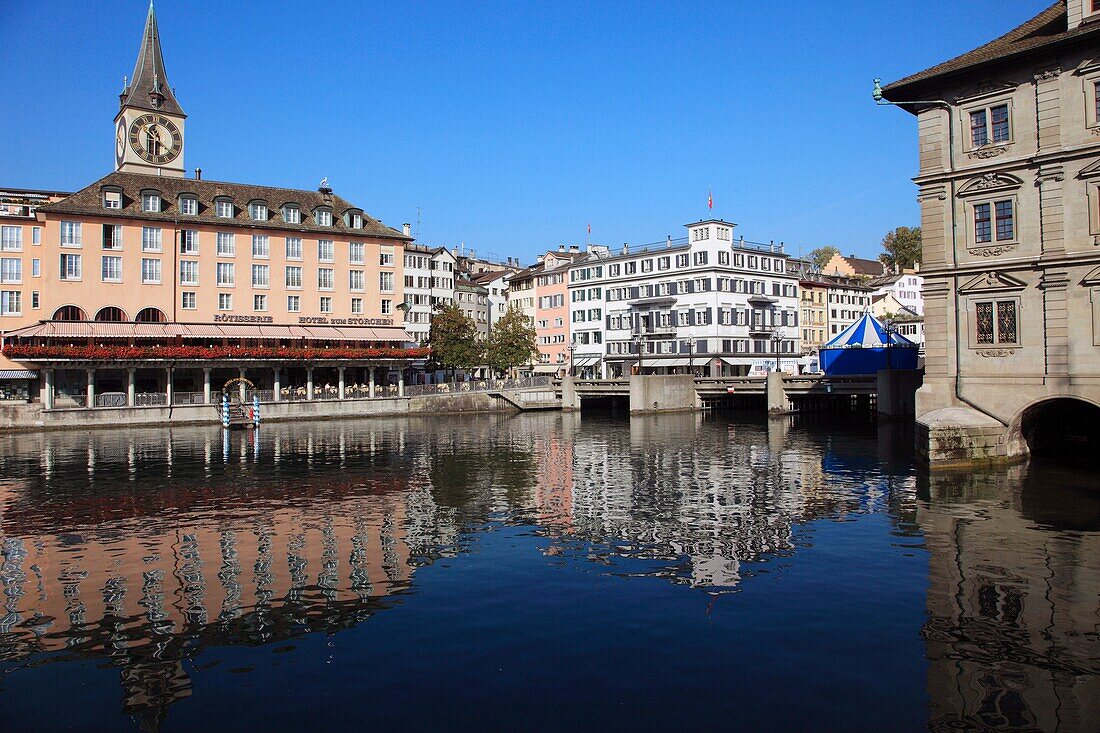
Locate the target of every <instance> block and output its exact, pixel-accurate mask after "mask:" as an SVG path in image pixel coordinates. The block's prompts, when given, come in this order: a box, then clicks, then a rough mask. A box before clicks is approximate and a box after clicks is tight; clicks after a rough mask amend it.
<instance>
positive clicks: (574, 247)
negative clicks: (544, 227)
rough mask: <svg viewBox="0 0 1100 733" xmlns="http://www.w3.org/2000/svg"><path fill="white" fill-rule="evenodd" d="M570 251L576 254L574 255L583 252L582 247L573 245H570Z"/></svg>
mask: <svg viewBox="0 0 1100 733" xmlns="http://www.w3.org/2000/svg"><path fill="white" fill-rule="evenodd" d="M569 251H570V252H574V253H576V252H580V251H581V248H580V247H578V246H577V245H575V244H571V245H569Z"/></svg>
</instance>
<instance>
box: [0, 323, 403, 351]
mask: <svg viewBox="0 0 1100 733" xmlns="http://www.w3.org/2000/svg"><path fill="white" fill-rule="evenodd" d="M176 336H178V337H181V338H185V339H223V338H225V339H304V340H306V341H371V342H383V343H390V344H400V345H404V344H405V343H407V342H409V341H412V340H413V339H412V337H411V336H409V334H408V333H407V332H406V331H405V329H403V328H397V327H385V326H383V327H373V328H372V327H369V326H318V325H310V326H304V325H285V326H284V325H279V324H269V323H262V324H239V323H217V324H214V323H130V322H124V323H116V322H109V321H105V322H101V321H42V322H41V323H36V324H34V325H33V326H26V327H24V328H19V329H15V330H14V331H9V332H7V333H6V334H4V337H5V339H22V338H47V339H53V338H57V339H156V338H160V339H167V338H172V337H176Z"/></svg>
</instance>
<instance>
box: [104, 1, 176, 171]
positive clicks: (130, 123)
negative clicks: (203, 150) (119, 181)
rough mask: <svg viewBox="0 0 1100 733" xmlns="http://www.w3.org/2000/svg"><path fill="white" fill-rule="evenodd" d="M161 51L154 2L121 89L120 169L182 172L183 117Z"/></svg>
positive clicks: (117, 162) (117, 144)
mask: <svg viewBox="0 0 1100 733" xmlns="http://www.w3.org/2000/svg"><path fill="white" fill-rule="evenodd" d="M186 118H187V115H185V114H184V113H183V108H182V107H180V103H179V102H177V101H176V95H175V94H174V93H173V92H172V85H171V84H169V83H168V73H167V72H166V71H165V70H164V56H163V55H162V54H161V51H160V30H159V29H158V28H157V14H156V11H155V10H153V3H152V0H150V2H149V15H148V16H146V18H145V32H144V33H143V34H142V37H141V47H140V48H139V49H138V57H137V63H136V64H134V75H133V76H131V77H130V79H129V80H128V83H127V84H126V86H125V88H124V89H123V90H122V94H121V95H119V110H118V114H117V115H115V170H117V171H123V172H127V173H130V172H132V173H149V174H153V175H158V176H182V175H183V172H184V167H183V121H184V120H185V119H186Z"/></svg>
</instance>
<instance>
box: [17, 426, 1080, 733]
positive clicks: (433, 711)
mask: <svg viewBox="0 0 1100 733" xmlns="http://www.w3.org/2000/svg"><path fill="white" fill-rule="evenodd" d="M832 422H833V423H834V424H832V425H829V426H824V425H813V424H799V423H792V421H791V420H789V419H773V420H770V421H769V420H766V419H763V418H756V417H754V416H739V415H668V416H660V417H647V418H633V419H630V420H627V419H625V418H614V417H611V416H605V417H600V416H589V415H585V416H583V417H582V416H580V415H562V414H556V413H555V414H526V415H519V416H502V415H489V416H478V417H455V418H431V419H428V418H412V419H404V418H403V419H394V420H382V419H376V420H354V421H344V422H318V423H301V424H292V425H275V424H272V425H265V426H263V427H262V428H261V429H259V430H258V431H256V432H255V433H252V432H240V433H233V434H231V435H229V436H228V437H226V436H224V435H223V433H222V432H221V430H220V428H211V429H206V428H187V429H178V428H173V429H171V430H170V431H169V430H168V429H164V430H147V429H145V430H110V431H98V432H91V433H44V434H35V435H32V434H26V435H8V436H4V437H0V582H2V586H3V596H2V597H0V728H2V729H3V730H5V731H9V730H10V731H49V730H111V731H126V730H163V731H195V730H220V729H228V728H233V729H235V730H249V731H263V730H267V731H282V730H343V729H356V730H369V729H371V728H372V727H375V726H379V725H384V726H387V728H388V729H399V730H409V729H416V730H427V729H432V730H438V729H443V728H446V729H471V728H477V729H481V730H558V731H561V730H626V729H629V730H746V731H764V730H777V731H779V730H782V731H791V730H845V731H894V730H896V731H917V730H926V729H930V730H982V729H985V730H1011V729H1019V730H1042V731H1096V730H1100V633H1098V632H1100V553H1098V552H1097V550H1098V549H1100V488H1098V486H1097V483H1098V481H1097V479H1096V478H1095V476H1094V475H1093V474H1087V473H1079V472H1074V471H1071V470H1058V469H1055V468H1051V467H1044V466H1042V465H1035V464H1033V465H1031V466H1027V465H1021V466H1016V467H1013V468H1011V469H1008V470H1005V471H1000V472H990V473H970V474H963V475H952V476H935V477H932V478H928V477H922V476H920V475H919V474H918V472H917V471H916V469H915V467H914V463H913V458H912V455H911V451H910V450H908V448H907V446H909V445H911V442H912V435H911V434H907V433H906V431H904V430H901V429H898V428H890V427H886V426H884V427H876V426H875V425H874V424H862V423H860V422H858V421H855V422H853V421H850V420H833V421H832Z"/></svg>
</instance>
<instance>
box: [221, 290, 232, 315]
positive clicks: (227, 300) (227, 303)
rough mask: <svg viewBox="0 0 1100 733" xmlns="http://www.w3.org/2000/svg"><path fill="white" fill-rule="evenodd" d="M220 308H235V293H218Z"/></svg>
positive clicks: (228, 309)
mask: <svg viewBox="0 0 1100 733" xmlns="http://www.w3.org/2000/svg"><path fill="white" fill-rule="evenodd" d="M218 310H220V311H231V310H233V293H218Z"/></svg>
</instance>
